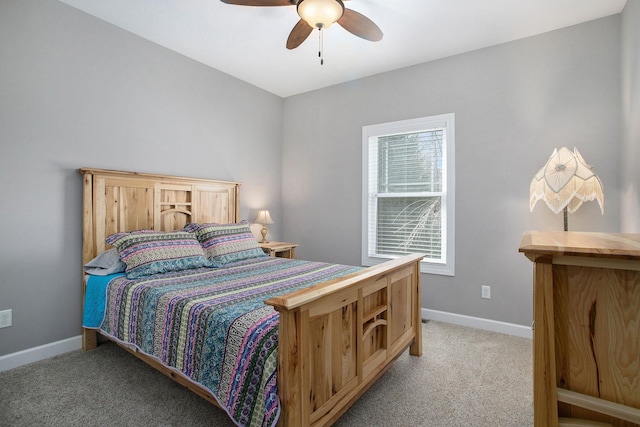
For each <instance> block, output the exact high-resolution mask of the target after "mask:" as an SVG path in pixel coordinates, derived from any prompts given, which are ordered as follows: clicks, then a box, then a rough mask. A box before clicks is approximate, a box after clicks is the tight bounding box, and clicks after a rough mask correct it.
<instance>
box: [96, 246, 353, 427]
mask: <svg viewBox="0 0 640 427" xmlns="http://www.w3.org/2000/svg"><path fill="white" fill-rule="evenodd" d="M357 270H359V268H358V267H350V266H343V265H335V264H326V263H317V262H309V261H300V260H288V259H281V258H271V257H265V258H256V259H251V260H245V261H240V262H237V263H234V264H230V265H229V266H228V267H226V268H218V269H211V268H200V269H196V270H186V271H180V272H173V273H166V274H158V275H155V276H150V277H146V278H141V279H135V280H129V279H127V278H126V277H118V278H115V279H114V280H112V281H111V282H110V283H109V286H108V288H107V295H106V297H107V301H106V310H105V317H104V320H103V322H102V325H101V326H100V329H102V330H103V331H104V332H106V333H107V334H109V335H111V336H113V337H115V338H117V339H118V340H121V341H124V342H126V343H131V344H133V345H135V346H136V347H137V348H138V349H139V350H141V351H143V352H144V353H147V354H149V355H151V356H154V357H155V358H157V359H159V360H160V361H161V362H162V363H164V364H165V365H168V366H170V367H173V368H176V369H177V370H179V371H181V372H182V373H184V374H185V375H187V376H188V377H189V378H191V379H192V380H193V381H195V382H197V383H200V384H201V385H203V386H205V387H207V388H208V389H209V390H211V392H212V393H213V394H214V396H216V398H217V400H218V402H219V403H220V405H221V406H222V407H223V408H225V409H226V411H227V413H228V414H229V416H230V417H231V418H232V419H233V421H234V422H235V423H236V424H237V425H241V426H245V425H250V426H272V425H274V424H275V422H276V420H277V418H278V415H279V412H280V411H279V401H278V396H277V384H276V379H277V365H278V357H277V351H276V349H277V344H278V314H277V312H276V311H275V310H274V309H273V308H272V307H271V306H267V305H265V304H264V300H265V299H268V298H269V297H271V296H275V295H281V294H284V293H287V292H289V291H292V290H295V289H300V288H303V287H307V286H310V285H312V284H315V283H319V282H322V281H325V280H329V279H333V278H336V277H340V276H344V275H346V274H349V273H352V272H355V271H357Z"/></svg>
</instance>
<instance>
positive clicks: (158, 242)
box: [106, 230, 211, 279]
mask: <svg viewBox="0 0 640 427" xmlns="http://www.w3.org/2000/svg"><path fill="white" fill-rule="evenodd" d="M106 241H107V243H109V244H110V245H113V246H115V247H116V249H117V250H118V254H120V260H122V261H123V262H124V263H125V264H126V265H127V269H126V273H127V277H128V278H130V279H137V278H140V277H144V276H151V275H153V274H159V273H167V272H170V271H180V270H188V269H191V268H200V267H211V263H210V262H209V260H208V259H207V257H206V256H205V254H204V252H203V250H202V247H201V246H200V243H199V242H198V239H197V238H196V236H195V234H193V233H187V232H185V231H169V232H164V231H154V230H140V231H132V232H130V233H116V234H112V235H111V236H109V237H107V239H106Z"/></svg>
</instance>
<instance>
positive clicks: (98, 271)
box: [84, 248, 127, 276]
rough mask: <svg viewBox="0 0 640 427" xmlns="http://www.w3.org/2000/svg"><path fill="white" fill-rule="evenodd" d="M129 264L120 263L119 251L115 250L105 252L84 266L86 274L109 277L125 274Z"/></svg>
mask: <svg viewBox="0 0 640 427" xmlns="http://www.w3.org/2000/svg"><path fill="white" fill-rule="evenodd" d="M126 268H127V264H125V263H124V262H122V261H120V256H119V255H118V251H117V250H116V249H115V248H113V249H109V250H108V251H105V252H103V253H101V254H100V255H98V256H97V257H95V258H94V259H92V260H91V261H89V262H88V263H86V264H85V265H84V272H85V273H87V274H91V275H93V276H108V275H110V274H115V273H123V272H124V271H125V269H126Z"/></svg>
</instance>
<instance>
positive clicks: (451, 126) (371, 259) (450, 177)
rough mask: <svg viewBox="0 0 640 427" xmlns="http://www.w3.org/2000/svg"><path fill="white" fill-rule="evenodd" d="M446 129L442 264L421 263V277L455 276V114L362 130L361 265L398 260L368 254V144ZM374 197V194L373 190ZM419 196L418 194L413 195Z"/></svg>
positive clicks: (442, 197) (371, 126) (442, 198)
mask: <svg viewBox="0 0 640 427" xmlns="http://www.w3.org/2000/svg"><path fill="white" fill-rule="evenodd" d="M440 128H442V129H445V135H446V136H445V142H444V144H443V147H442V148H443V158H444V159H445V166H444V168H443V169H444V170H443V175H444V176H443V182H442V195H441V210H442V217H443V219H444V221H443V222H444V226H443V230H442V235H443V238H442V247H443V251H442V253H443V255H444V257H445V258H444V262H443V263H442V262H429V261H427V260H423V261H421V263H420V271H421V272H422V273H430V274H438V275H445V276H454V275H455V246H454V244H455V114H454V113H448V114H441V115H436V116H428V117H421V118H416V119H409V120H400V121H395V122H389V123H381V124H375V125H368V126H363V127H362V264H363V265H365V266H372V265H376V264H380V263H383V262H385V261H388V260H390V259H395V258H398V257H396V256H392V255H387V256H385V255H370V254H369V243H370V242H369V235H370V233H369V213H370V212H369V197H370V191H369V143H370V141H371V140H372V139H377V138H379V137H384V136H390V135H398V134H406V133H417V132H421V131H428V130H433V129H440ZM373 192H374V193H377V191H376V190H375V189H374V191H373ZM416 194H418V193H416ZM373 234H374V235H375V233H373Z"/></svg>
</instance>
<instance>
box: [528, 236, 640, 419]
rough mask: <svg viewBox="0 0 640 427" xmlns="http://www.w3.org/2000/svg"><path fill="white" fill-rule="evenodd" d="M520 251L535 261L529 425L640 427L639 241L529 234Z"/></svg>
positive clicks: (619, 238)
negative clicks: (530, 414) (531, 409)
mask: <svg viewBox="0 0 640 427" xmlns="http://www.w3.org/2000/svg"><path fill="white" fill-rule="evenodd" d="M520 252H523V253H524V254H525V255H526V256H527V258H529V259H530V260H531V261H533V262H534V267H533V296H534V297H533V304H534V308H533V311H534V333H533V365H534V374H533V384H534V425H535V426H536V427H555V426H558V425H613V426H624V427H630V426H633V427H637V426H640V235H638V234H611V233H586V232H562V231H558V232H529V233H526V234H525V235H524V236H523V238H522V241H521V244H520ZM578 419H582V420H590V421H584V422H579V421H578ZM597 422H602V423H605V424H599V423H597Z"/></svg>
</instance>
